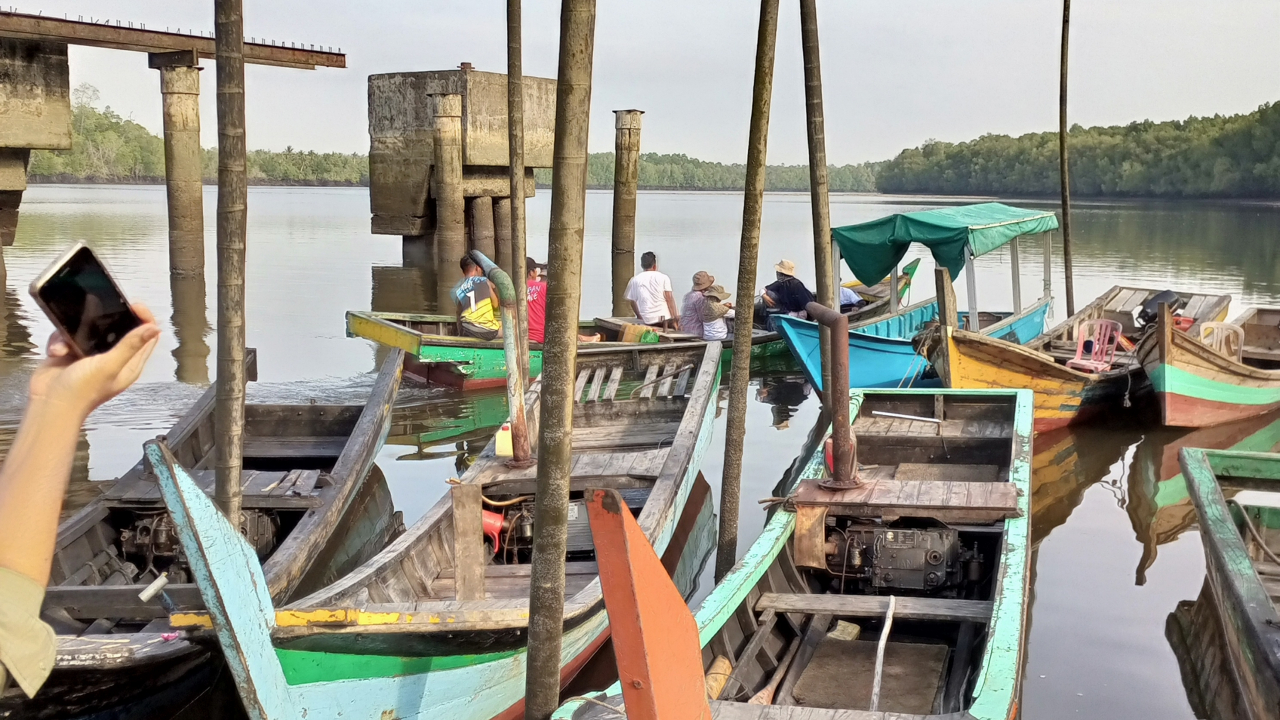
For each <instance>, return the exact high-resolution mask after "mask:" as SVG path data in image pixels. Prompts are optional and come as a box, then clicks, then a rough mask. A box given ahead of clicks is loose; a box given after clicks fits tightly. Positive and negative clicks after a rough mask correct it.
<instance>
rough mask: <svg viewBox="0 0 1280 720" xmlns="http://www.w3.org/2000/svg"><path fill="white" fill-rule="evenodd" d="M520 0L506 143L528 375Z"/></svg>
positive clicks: (510, 44) (511, 52)
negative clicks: (508, 157)
mask: <svg viewBox="0 0 1280 720" xmlns="http://www.w3.org/2000/svg"><path fill="white" fill-rule="evenodd" d="M521 32H522V31H521V20H520V0H507V145H508V151H509V153H510V159H509V162H510V165H511V281H512V282H513V283H515V286H516V321H517V322H519V323H520V337H519V338H517V339H518V340H519V341H520V372H522V373H524V377H525V379H528V378H529V297H528V295H526V292H527V291H526V290H525V275H526V273H527V272H528V269H527V268H525V262H524V259H525V257H527V255H528V253H527V252H526V250H525V242H524V240H525V237H524V211H525V207H524V69H523V63H524V60H523V55H522V52H523V51H522V50H521Z"/></svg>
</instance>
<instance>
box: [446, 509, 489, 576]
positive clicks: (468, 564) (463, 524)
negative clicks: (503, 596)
mask: <svg viewBox="0 0 1280 720" xmlns="http://www.w3.org/2000/svg"><path fill="white" fill-rule="evenodd" d="M449 496H450V499H451V500H452V501H453V566H454V595H455V598H456V599H457V600H459V601H465V600H483V599H484V566H485V560H486V558H485V552H484V516H483V512H484V508H483V506H482V505H481V500H480V486H479V485H474V484H466V485H454V486H453V487H451V488H449Z"/></svg>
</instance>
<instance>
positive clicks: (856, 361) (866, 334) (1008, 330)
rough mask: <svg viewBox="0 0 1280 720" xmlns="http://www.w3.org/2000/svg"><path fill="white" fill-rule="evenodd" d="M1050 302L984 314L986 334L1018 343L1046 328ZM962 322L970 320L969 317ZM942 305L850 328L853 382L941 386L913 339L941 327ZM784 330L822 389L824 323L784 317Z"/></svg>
mask: <svg viewBox="0 0 1280 720" xmlns="http://www.w3.org/2000/svg"><path fill="white" fill-rule="evenodd" d="M1048 312H1049V299H1048V298H1045V299H1044V300H1041V301H1040V302H1038V303H1036V304H1035V305H1033V306H1031V307H1030V308H1027V309H1026V310H1025V311H1023V312H1022V313H1018V314H1014V313H1009V312H1004V313H991V312H984V313H980V315H979V321H978V322H979V325H980V326H981V330H980V331H979V332H981V333H982V334H983V335H995V336H997V337H1003V338H1006V339H1008V340H1009V341H1011V342H1016V343H1018V344H1021V343H1024V342H1027V341H1028V340H1031V339H1032V338H1035V337H1036V336H1038V335H1039V334H1040V333H1041V331H1043V330H1044V319H1045V315H1046V314H1047V313H1048ZM960 317H961V322H965V323H967V322H968V317H967V315H966V314H965V313H961V314H960ZM937 320H938V303H937V302H934V301H932V300H929V301H926V302H922V303H916V304H915V305H912V306H911V307H909V308H905V309H903V310H902V312H900V313H898V314H896V315H890V316H888V317H881V318H873V319H870V320H866V321H863V322H860V323H858V324H857V325H856V326H854V325H851V326H850V327H849V383H850V386H851V387H860V388H899V387H937V385H938V381H937V379H936V378H930V377H926V372H925V371H926V370H928V365H929V364H928V362H927V361H925V359H924V358H922V357H921V356H920V354H919V353H917V352H916V349H915V346H914V345H913V343H912V340H913V339H914V338H915V336H916V335H917V334H918V333H920V332H921V331H922V330H924V329H925V327H926V326H928V325H930V324H932V323H937ZM777 322H778V328H779V330H780V331H781V333H782V337H783V339H784V340H786V343H787V347H788V348H790V350H791V354H792V355H793V356H794V357H795V359H796V361H797V362H798V363H799V365H800V367H801V368H803V370H804V374H805V377H807V378H808V379H809V383H810V384H812V385H813V386H814V387H816V388H818V389H819V390H821V389H822V359H821V358H822V349H821V344H820V342H819V333H818V323H815V322H811V321H809V320H801V319H799V318H793V317H789V316H783V317H779V318H778V320H777Z"/></svg>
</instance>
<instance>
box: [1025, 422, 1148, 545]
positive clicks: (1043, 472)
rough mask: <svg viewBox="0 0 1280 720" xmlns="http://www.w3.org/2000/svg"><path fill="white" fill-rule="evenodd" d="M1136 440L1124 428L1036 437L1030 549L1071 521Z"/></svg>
mask: <svg viewBox="0 0 1280 720" xmlns="http://www.w3.org/2000/svg"><path fill="white" fill-rule="evenodd" d="M1138 437H1139V434H1138V432H1137V431H1136V430H1132V429H1130V430H1126V429H1124V428H1110V427H1109V428H1091V427H1083V428H1063V429H1060V430H1055V431H1053V432H1050V433H1042V434H1040V435H1037V436H1036V438H1035V443H1034V454H1033V455H1032V458H1031V544H1032V545H1033V546H1038V545H1039V544H1040V543H1041V541H1043V540H1044V539H1045V538H1047V537H1048V536H1049V533H1051V532H1053V530H1054V528H1057V527H1058V526H1060V525H1062V524H1063V523H1065V522H1066V521H1067V518H1069V517H1071V512H1072V511H1073V510H1075V509H1076V506H1078V505H1079V504H1080V501H1081V500H1083V499H1084V494H1085V491H1086V490H1088V489H1089V488H1090V487H1092V486H1093V485H1094V484H1095V483H1098V482H1100V481H1102V480H1103V478H1104V477H1105V476H1106V475H1107V473H1108V471H1110V470H1111V468H1112V466H1113V465H1115V464H1116V463H1117V462H1118V461H1119V460H1120V458H1121V457H1123V456H1124V452H1125V450H1127V449H1128V448H1129V446H1130V445H1132V444H1133V443H1134V442H1135V441H1136V440H1137V439H1138Z"/></svg>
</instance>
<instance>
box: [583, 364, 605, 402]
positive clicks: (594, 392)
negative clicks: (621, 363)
mask: <svg viewBox="0 0 1280 720" xmlns="http://www.w3.org/2000/svg"><path fill="white" fill-rule="evenodd" d="M604 371H605V367H604V366H603V365H601V366H600V367H598V368H596V370H595V372H594V373H592V374H591V389H589V390H588V391H587V400H586V402H596V399H597V398H599V397H600V385H601V384H603V383H604Z"/></svg>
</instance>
